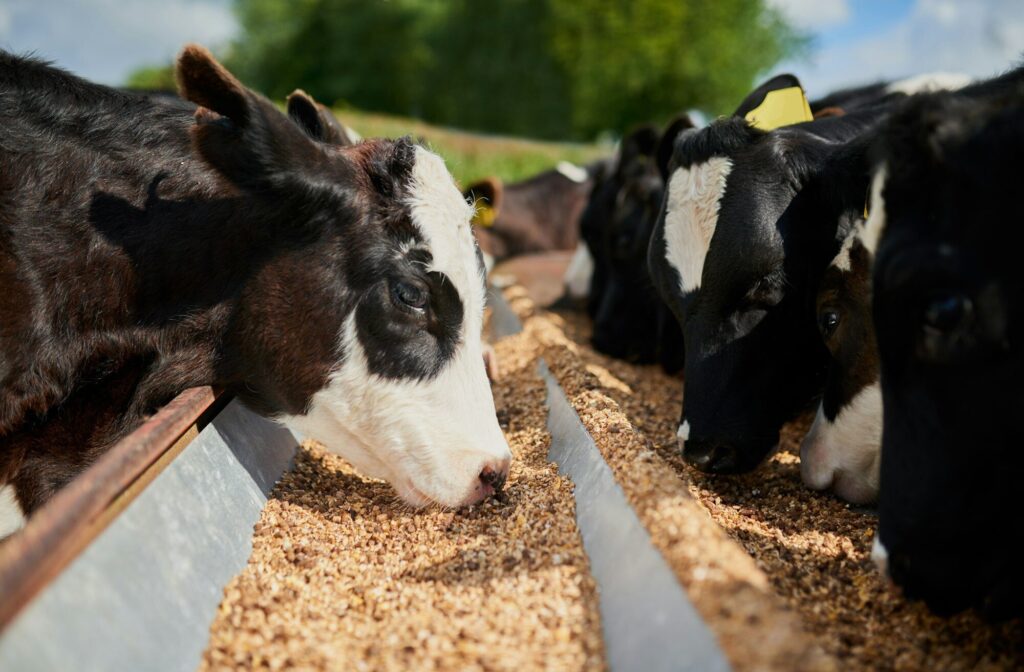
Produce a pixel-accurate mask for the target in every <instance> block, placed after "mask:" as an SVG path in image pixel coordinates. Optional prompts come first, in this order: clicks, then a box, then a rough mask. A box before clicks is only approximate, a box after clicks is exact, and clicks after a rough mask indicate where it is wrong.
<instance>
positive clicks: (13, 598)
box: [0, 387, 218, 631]
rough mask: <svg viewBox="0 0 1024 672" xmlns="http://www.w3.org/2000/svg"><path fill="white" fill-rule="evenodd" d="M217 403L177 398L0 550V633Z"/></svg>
mask: <svg viewBox="0 0 1024 672" xmlns="http://www.w3.org/2000/svg"><path fill="white" fill-rule="evenodd" d="M217 398H218V393H217V392H215V391H214V390H213V388H211V387H196V388H192V389H188V390H185V391H184V392H182V393H181V394H179V395H178V396H177V397H175V398H174V399H173V400H172V401H171V402H170V403H169V404H167V405H166V406H164V407H163V408H162V409H160V411H158V412H157V413H156V415H154V416H153V417H152V418H150V419H149V420H147V421H146V422H145V423H143V424H142V426H140V427H139V428H138V429H136V430H135V431H133V432H132V433H131V434H129V435H128V436H126V437H125V438H124V439H122V440H121V441H119V442H117V443H116V444H114V446H113V447H112V448H111V449H110V450H109V451H107V452H106V453H104V454H103V456H102V457H101V458H100V459H99V460H97V461H96V463H95V464H93V465H92V466H90V467H89V468H88V469H87V470H86V471H84V472H83V473H82V474H80V475H79V476H78V477H77V478H75V479H74V480H73V481H71V482H70V483H69V484H68V485H67V486H65V487H64V488H62V489H61V490H60V491H59V492H58V493H57V494H56V495H55V496H54V497H53V499H51V500H50V501H49V502H47V503H46V504H45V505H44V506H43V507H42V508H41V509H39V510H38V511H36V512H35V513H34V514H33V515H32V516H31V518H30V519H29V521H28V524H27V525H26V526H25V528H24V529H23V530H21V531H20V532H18V533H17V534H15V535H14V536H13V537H11V538H10V539H8V540H7V541H5V542H4V543H3V544H2V545H0V631H2V630H3V629H4V628H6V627H7V625H9V624H10V622H11V621H12V620H13V619H14V617H15V616H17V614H18V613H19V612H20V611H21V610H22V609H23V608H24V607H25V605H27V604H28V603H29V602H30V601H31V600H32V598H33V597H35V595H37V594H38V593H39V591H40V590H42V589H43V588H44V587H45V586H46V585H47V584H48V583H49V582H50V581H52V580H53V578H54V577H55V576H57V575H58V574H59V573H60V571H61V570H62V569H63V568H64V567H66V566H67V565H68V563H69V562H71V560H73V559H74V558H75V556H77V555H78V554H79V553H80V552H81V550H82V549H83V548H85V546H87V545H88V544H89V542H90V541H91V540H92V539H94V538H95V537H96V535H97V534H99V532H101V531H102V530H103V528H104V527H105V526H106V525H107V524H109V522H110V520H111V519H112V518H113V515H111V513H110V512H108V509H110V508H111V507H112V506H115V505H116V510H120V509H122V508H123V507H124V506H126V505H127V503H128V501H130V499H132V498H134V496H135V495H137V494H138V492H139V490H141V488H134V489H133V488H132V485H133V484H134V483H136V481H138V480H139V479H140V478H142V477H143V476H144V475H145V474H146V472H147V470H148V469H150V467H153V466H154V465H156V466H157V467H158V468H162V466H166V464H167V462H169V460H161V458H162V457H163V456H164V455H165V454H167V453H168V451H171V449H172V448H173V447H174V446H175V442H177V441H178V439H179V438H181V436H182V435H184V434H185V433H186V432H187V431H188V430H189V428H190V427H192V426H193V425H195V424H196V423H197V422H198V421H199V420H200V418H202V416H203V414H204V413H205V412H206V411H208V410H209V409H210V408H211V407H213V406H214V404H215V402H216V401H217ZM181 447H182V446H179V447H178V449H179V450H180V448H181ZM171 457H172V458H173V455H172V456H171ZM154 475H155V474H149V475H148V477H147V478H148V479H149V480H151V479H152V477H153V476H154ZM113 513H114V514H116V511H115V512H113Z"/></svg>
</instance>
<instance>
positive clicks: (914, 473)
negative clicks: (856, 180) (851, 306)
mask: <svg viewBox="0 0 1024 672" xmlns="http://www.w3.org/2000/svg"><path fill="white" fill-rule="evenodd" d="M1010 79H1011V80H1012V79H1013V78H1012V77H1011V78H1010ZM1019 81H1020V80H1019V78H1018V79H1017V81H1016V82H1011V81H1007V80H1005V79H1004V80H1003V81H1001V82H1000V81H997V82H996V84H997V86H996V87H994V88H993V87H990V88H989V94H990V95H986V96H984V97H980V98H978V97H974V98H972V97H969V96H964V95H949V94H946V95H943V94H933V95H930V96H926V97H922V98H921V99H918V100H913V101H911V102H910V104H908V105H907V106H906V108H905V109H903V110H901V111H900V112H899V113H898V114H896V115H894V116H893V118H892V119H891V120H890V122H889V123H888V124H887V125H886V127H885V129H884V131H883V132H882V133H881V134H880V137H879V139H878V144H877V150H876V156H877V159H878V168H877V172H876V176H875V178H874V183H873V189H872V213H871V217H870V219H869V222H868V232H867V234H866V239H868V240H870V239H871V237H874V238H875V239H876V240H877V238H878V236H879V235H880V236H881V239H880V241H879V242H878V243H877V249H876V256H875V265H874V271H873V282H874V308H873V315H874V321H875V329H876V335H877V340H878V351H879V357H880V361H881V383H882V399H883V402H884V406H885V413H884V422H883V433H882V465H881V492H880V498H879V527H878V536H877V537H876V540H875V557H876V559H877V560H878V561H880V563H881V564H883V565H886V566H887V570H888V573H889V575H890V576H891V578H892V580H893V581H894V582H895V583H897V584H898V585H899V586H901V587H902V589H903V591H904V593H905V594H906V595H907V596H908V597H911V598H923V599H924V600H925V601H926V602H927V604H928V606H929V607H931V608H932V609H933V610H935V611H936V612H938V613H942V614H948V613H953V612H956V611H959V610H961V609H965V608H967V607H972V606H975V607H980V608H981V609H982V610H984V612H985V613H987V614H988V615H989V616H993V617H1002V616H1010V615H1020V614H1022V613H1024V578H1022V575H1021V573H1020V567H1019V565H1020V557H1019V552H1018V551H1017V549H1018V548H1019V547H1018V546H1017V544H1019V543H1021V542H1022V541H1024V522H1022V521H1024V505H1022V503H1021V502H1022V500H1021V497H1020V474H1021V472H1022V470H1024V451H1022V450H1021V446H1022V445H1024V424H1022V423H1021V421H1020V417H1019V416H1020V414H1021V409H1022V408H1024V386H1022V385H1021V380H1022V377H1024V275H1022V274H1021V264H1020V248H1021V238H1020V237H1019V236H1018V235H1017V227H1018V226H1019V223H1020V222H1021V221H1022V219H1024V201H1021V198H1020V194H1019V193H1018V191H1017V190H1018V189H1019V188H1020V183H1021V174H1022V171H1021V166H1020V157H1021V155H1022V153H1024V86H1022V85H1021V84H1020V83H1019Z"/></svg>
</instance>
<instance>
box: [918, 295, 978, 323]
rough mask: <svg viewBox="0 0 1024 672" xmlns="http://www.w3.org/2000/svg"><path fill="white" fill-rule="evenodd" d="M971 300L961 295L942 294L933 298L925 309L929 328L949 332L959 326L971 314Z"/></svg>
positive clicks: (925, 319) (925, 317)
mask: <svg viewBox="0 0 1024 672" xmlns="http://www.w3.org/2000/svg"><path fill="white" fill-rule="evenodd" d="M971 308H972V305H971V300H970V299H969V298H967V297H966V296H964V295H963V294H960V293H956V292H953V293H949V294H940V295H939V296H936V297H935V298H933V299H932V300H931V301H930V302H929V303H928V305H927V306H925V309H924V322H925V325H926V326H927V327H930V328H931V329H934V330H936V331H939V332H949V331H952V330H953V329H955V328H956V327H957V326H959V325H960V324H961V323H962V322H963V321H964V319H965V318H966V317H967V316H968V315H969V314H970V312H971Z"/></svg>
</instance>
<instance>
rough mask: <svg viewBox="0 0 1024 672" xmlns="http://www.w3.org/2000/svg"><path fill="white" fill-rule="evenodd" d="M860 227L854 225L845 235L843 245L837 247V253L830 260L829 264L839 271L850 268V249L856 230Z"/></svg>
mask: <svg viewBox="0 0 1024 672" xmlns="http://www.w3.org/2000/svg"><path fill="white" fill-rule="evenodd" d="M860 229H861V227H856V228H855V229H854V230H853V231H850V233H849V234H848V235H847V236H846V238H845V239H844V240H843V246H842V247H840V248H839V253H838V254H837V255H836V256H835V259H833V260H832V263H831V266H835V267H836V268H838V269H839V270H841V271H849V270H850V250H851V249H852V248H853V241H854V240H856V238H857V232H858V231H859V230H860Z"/></svg>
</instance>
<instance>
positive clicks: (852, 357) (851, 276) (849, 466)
mask: <svg viewBox="0 0 1024 672" xmlns="http://www.w3.org/2000/svg"><path fill="white" fill-rule="evenodd" d="M863 236H864V221H863V220H861V221H859V222H857V223H856V224H855V225H854V227H853V229H852V230H851V231H850V233H849V234H848V235H847V237H846V240H845V241H843V245H842V247H841V248H840V250H839V253H838V254H837V255H836V257H835V259H833V260H832V263H831V264H830V265H829V267H828V269H827V270H826V271H825V273H824V275H823V277H822V280H821V284H820V286H819V288H818V296H817V300H816V306H815V313H816V315H817V325H818V330H819V332H820V333H821V338H822V341H823V342H824V344H825V347H826V348H828V351H829V362H828V371H827V375H826V379H825V386H824V390H823V391H822V395H821V403H820V404H819V405H818V412H817V414H816V415H815V417H814V423H813V424H812V425H811V429H810V431H809V432H808V433H807V436H806V437H805V438H804V440H803V442H802V443H801V445H800V475H801V477H802V479H803V482H804V484H806V485H807V486H808V487H810V488H812V489H814V490H824V489H826V488H829V487H831V488H832V489H833V491H834V492H835V493H836V495H837V496H839V497H840V498H842V499H845V500H846V501H848V502H851V503H854V504H869V503H872V502H874V501H875V500H876V498H877V497H878V480H879V468H880V464H881V452H880V446H881V443H882V392H881V386H880V384H879V381H878V348H877V345H876V343H875V329H874V321H873V320H872V319H871V267H872V258H873V255H872V253H871V250H870V249H869V248H868V247H867V246H866V245H865V244H864V239H863Z"/></svg>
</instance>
